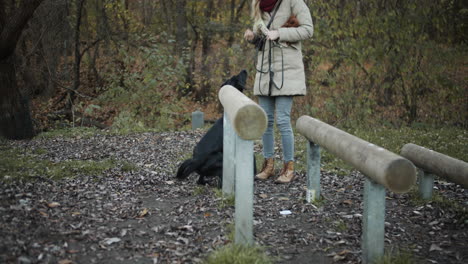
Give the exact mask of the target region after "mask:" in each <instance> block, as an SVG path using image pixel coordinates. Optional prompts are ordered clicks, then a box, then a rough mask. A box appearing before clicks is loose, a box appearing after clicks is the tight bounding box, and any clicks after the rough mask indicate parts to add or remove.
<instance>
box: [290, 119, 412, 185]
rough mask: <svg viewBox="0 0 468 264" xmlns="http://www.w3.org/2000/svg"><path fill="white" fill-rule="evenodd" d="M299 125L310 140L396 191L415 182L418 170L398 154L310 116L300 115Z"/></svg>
mask: <svg viewBox="0 0 468 264" xmlns="http://www.w3.org/2000/svg"><path fill="white" fill-rule="evenodd" d="M296 126H297V129H298V131H299V132H300V133H301V134H302V135H304V136H305V137H306V138H307V139H308V140H309V141H312V142H314V143H315V144H318V145H320V146H321V147H323V148H325V149H327V150H328V151H329V152H331V153H332V154H334V155H336V156H337V157H339V158H341V159H343V160H344V161H346V162H348V163H349V164H351V165H352V166H354V167H355V168H356V169H358V170H359V171H361V172H362V173H363V174H364V175H366V176H367V177H369V178H370V179H372V180H373V181H375V182H377V183H379V184H382V185H383V186H385V187H386V188H387V189H389V190H391V191H393V192H396V193H404V192H407V191H409V190H410V188H411V186H412V185H413V184H415V183H416V167H415V166H414V165H413V163H411V162H410V161H409V160H407V159H405V158H403V157H401V156H399V155H397V154H395V153H392V152H390V151H388V150H386V149H383V148H381V147H379V146H376V145H374V144H372V143H369V142H367V141H365V140H362V139H360V138H358V137H355V136H353V135H351V134H348V133H346V132H344V131H342V130H339V129H337V128H335V127H333V126H330V125H328V124H326V123H324V122H322V121H320V120H317V119H315V118H312V117H310V116H301V117H300V118H299V119H298V120H297V124H296Z"/></svg>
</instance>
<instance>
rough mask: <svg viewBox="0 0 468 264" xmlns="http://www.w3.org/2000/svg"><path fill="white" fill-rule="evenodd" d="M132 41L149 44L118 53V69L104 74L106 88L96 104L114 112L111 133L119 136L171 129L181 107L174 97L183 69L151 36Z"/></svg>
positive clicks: (181, 82)
mask: <svg viewBox="0 0 468 264" xmlns="http://www.w3.org/2000/svg"><path fill="white" fill-rule="evenodd" d="M135 41H137V42H140V43H141V42H143V41H145V42H150V44H148V45H147V46H140V47H139V49H138V50H137V51H136V52H132V53H130V52H126V51H125V50H123V49H121V50H119V51H120V54H119V56H118V57H117V58H116V60H119V61H120V63H121V67H120V69H111V70H110V71H109V72H108V73H107V74H106V77H105V78H106V79H107V82H108V85H107V86H106V87H105V88H104V89H105V92H104V93H102V94H101V95H100V96H99V97H98V99H97V103H96V104H97V105H108V106H112V107H113V108H115V110H116V112H117V113H118V114H117V115H116V117H115V118H114V123H113V129H114V130H116V131H119V132H123V133H125V132H130V131H133V132H139V131H147V130H155V131H161V130H170V129H174V127H175V119H176V118H180V116H178V114H177V113H180V112H181V110H182V104H183V103H182V102H181V101H180V100H178V99H177V94H178V92H179V89H182V88H183V78H184V71H185V70H184V66H183V65H182V64H181V62H180V61H178V60H177V58H175V57H174V56H173V55H172V51H171V47H168V46H167V45H163V44H157V43H156V39H153V37H152V36H150V35H145V34H144V35H142V36H138V37H136V40H135ZM187 118H188V117H185V119H187Z"/></svg>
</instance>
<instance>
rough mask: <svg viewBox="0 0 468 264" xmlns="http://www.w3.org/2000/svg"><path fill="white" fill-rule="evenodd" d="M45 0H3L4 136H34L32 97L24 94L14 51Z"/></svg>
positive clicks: (0, 95) (0, 117)
mask: <svg viewBox="0 0 468 264" xmlns="http://www.w3.org/2000/svg"><path fill="white" fill-rule="evenodd" d="M42 1H43V0H31V1H22V2H20V3H19V5H11V4H9V3H6V2H5V1H0V136H1V137H5V138H9V139H25V138H31V137H32V136H34V131H33V126H32V121H31V115H30V111H29V102H28V101H29V100H28V98H27V97H22V96H21V93H20V91H19V89H18V84H17V80H16V70H15V67H14V52H15V49H16V45H17V44H18V40H19V38H20V36H21V33H22V31H23V29H24V28H25V26H26V24H27V23H28V21H29V20H30V18H31V17H32V16H33V14H34V11H35V10H36V9H37V7H38V6H39V5H40V4H41V3H42ZM7 11H8V12H7Z"/></svg>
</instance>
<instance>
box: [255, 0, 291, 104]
mask: <svg viewBox="0 0 468 264" xmlns="http://www.w3.org/2000/svg"><path fill="white" fill-rule="evenodd" d="M281 2H282V0H279V2H278V4H277V5H276V6H275V10H273V14H272V15H271V18H270V21H268V25H267V26H266V27H267V29H270V26H271V24H272V23H273V19H274V18H275V15H276V12H277V11H278V9H279V6H280V5H281ZM259 42H260V43H259V44H258V45H256V52H255V70H256V71H257V72H259V73H260V78H258V87H259V91H260V94H262V95H263V93H262V90H261V87H260V84H261V81H262V74H266V73H269V77H270V82H269V83H268V96H270V95H271V88H272V87H273V85H274V86H275V87H276V88H277V89H279V90H281V89H282V88H283V84H284V56H283V47H282V45H281V44H279V43H278V41H272V40H269V42H268V44H269V45H268V46H269V47H268V71H267V72H264V71H263V61H264V59H265V44H266V36H265V35H262V37H261V38H260V40H259ZM274 47H278V48H280V50H281V86H278V85H277V84H276V83H275V81H274V79H273V78H274V76H275V72H273V71H272V69H271V58H272V50H273V48H274ZM260 49H261V50H262V61H261V68H260V70H259V69H258V68H257V62H258V53H259V52H260Z"/></svg>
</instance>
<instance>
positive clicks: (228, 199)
mask: <svg viewBox="0 0 468 264" xmlns="http://www.w3.org/2000/svg"><path fill="white" fill-rule="evenodd" d="M214 192H215V196H216V197H217V200H218V208H219V209H223V208H226V207H233V206H234V205H235V201H236V199H235V196H234V194H231V195H225V194H224V193H223V190H222V189H215V190H214Z"/></svg>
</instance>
